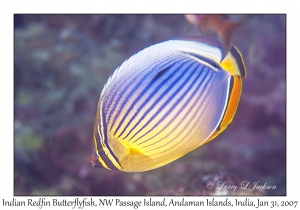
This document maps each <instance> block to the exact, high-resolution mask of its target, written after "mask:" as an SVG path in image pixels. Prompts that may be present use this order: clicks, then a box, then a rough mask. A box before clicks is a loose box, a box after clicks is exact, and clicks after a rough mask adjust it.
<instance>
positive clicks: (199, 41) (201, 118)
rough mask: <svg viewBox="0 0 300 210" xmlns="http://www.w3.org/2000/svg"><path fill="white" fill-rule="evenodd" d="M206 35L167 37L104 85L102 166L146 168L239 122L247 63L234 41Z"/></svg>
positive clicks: (99, 142)
mask: <svg viewBox="0 0 300 210" xmlns="http://www.w3.org/2000/svg"><path fill="white" fill-rule="evenodd" d="M222 57H223V55H222V45H221V43H220V42H219V41H217V40H215V39H212V38H209V37H202V36H194V37H185V38H180V39H172V40H168V41H164V42H161V43H158V44H155V45H152V46H150V47H147V48H145V49H143V50H141V51H140V52H138V53H136V54H134V55H133V56H131V57H130V58H129V59H128V60H126V61H124V62H123V63H122V64H121V66H119V67H118V68H117V69H116V70H115V72H114V73H113V74H112V76H110V77H109V79H108V81H107V83H106V84H105V86H104V87H103V90H102V92H101V95H100V99H99V102H98V107H97V113H96V117H95V125H94V136H93V140H94V141H93V142H94V152H93V155H92V158H91V159H92V160H91V162H92V165H93V166H94V167H100V168H106V169H110V170H120V171H124V172H142V171H148V170H152V169H155V168H158V167H161V166H164V165H166V164H168V163H170V162H172V161H174V160H176V159H178V158H180V157H182V156H184V155H185V154H187V153H189V152H191V151H192V150H194V149H196V148H197V147H200V146H201V145H203V144H205V143H207V142H209V141H211V140H212V139H214V138H215V137H216V136H218V135H219V134H220V133H221V132H222V131H223V130H224V129H225V128H226V127H227V126H228V124H230V123H231V121H232V119H233V117H234V115H235V112H236V110H237V106H238V103H239V100H240V96H241V91H242V77H245V76H246V67H245V62H244V59H243V55H242V54H241V52H240V50H239V49H238V48H237V47H235V46H232V47H231V48H230V50H229V51H228V53H227V55H226V56H224V59H222Z"/></svg>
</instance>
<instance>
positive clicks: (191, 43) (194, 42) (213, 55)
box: [170, 36, 222, 63]
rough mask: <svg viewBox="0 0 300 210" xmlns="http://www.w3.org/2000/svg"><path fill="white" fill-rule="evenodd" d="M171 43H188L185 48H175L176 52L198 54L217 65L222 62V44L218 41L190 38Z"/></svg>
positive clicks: (178, 39)
mask: <svg viewBox="0 0 300 210" xmlns="http://www.w3.org/2000/svg"><path fill="white" fill-rule="evenodd" d="M170 41H187V43H186V44H184V45H185V46H183V45H182V46H179V45H178V46H176V47H174V49H175V50H178V51H182V52H188V53H194V54H198V55H200V56H204V57H206V58H209V59H211V60H213V61H214V62H216V63H220V62H221V60H222V44H221V43H220V42H219V41H218V40H216V39H213V38H210V37H206V36H188V37H182V38H177V39H172V40H170Z"/></svg>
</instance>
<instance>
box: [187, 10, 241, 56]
mask: <svg viewBox="0 0 300 210" xmlns="http://www.w3.org/2000/svg"><path fill="white" fill-rule="evenodd" d="M185 18H186V20H187V21H188V22H189V23H190V24H191V25H193V26H195V27H197V28H199V29H200V31H201V33H202V34H203V35H205V36H212V37H216V38H220V39H221V41H222V42H223V49H222V51H223V55H224V56H225V55H226V54H227V52H228V51H229V49H230V47H231V45H232V36H233V34H234V32H235V31H236V29H238V28H239V27H240V26H241V25H242V24H243V22H242V21H229V18H228V16H227V15H200V14H198V15H197V14H195V15H192V14H189V15H185Z"/></svg>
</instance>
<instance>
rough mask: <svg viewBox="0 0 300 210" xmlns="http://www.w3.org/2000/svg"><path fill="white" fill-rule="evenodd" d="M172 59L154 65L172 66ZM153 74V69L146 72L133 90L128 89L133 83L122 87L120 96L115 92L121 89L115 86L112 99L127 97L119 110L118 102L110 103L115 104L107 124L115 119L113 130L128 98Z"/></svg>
mask: <svg viewBox="0 0 300 210" xmlns="http://www.w3.org/2000/svg"><path fill="white" fill-rule="evenodd" d="M171 61H173V60H171ZM171 61H170V60H168V61H167V62H163V63H161V64H160V65H159V66H157V67H153V68H166V67H168V66H170V65H172V64H173V63H172V62H171ZM150 67H151V66H149V67H148V68H150ZM151 74H153V71H149V72H148V73H147V74H145V75H144V76H143V78H140V80H139V82H138V83H137V84H136V85H135V87H133V88H132V90H131V91H130V92H129V91H128V89H129V87H130V86H132V85H133V84H132V83H128V84H127V86H125V87H124V88H122V92H121V93H120V94H119V97H118V98H116V94H115V92H117V91H120V90H119V89H118V88H115V89H116V91H115V92H114V93H110V95H112V97H113V99H112V100H113V101H120V99H121V98H122V97H125V99H124V100H123V102H122V104H121V105H120V107H119V109H118V110H116V108H117V104H118V103H108V104H109V106H114V107H112V109H111V111H110V112H109V113H108V118H107V120H108V123H107V124H110V121H111V120H113V123H112V125H111V126H110V128H109V130H110V131H111V129H112V128H113V127H114V124H115V122H116V119H118V117H119V115H120V113H121V112H122V107H124V105H125V104H126V103H127V102H128V98H129V97H131V96H132V94H133V93H134V92H135V91H136V90H137V89H138V88H139V87H140V86H141V85H142V84H143V83H145V80H147V78H148V77H149V76H150V75H151ZM126 92H129V93H128V94H127V95H126ZM115 98H116V100H114V99H115ZM106 106H108V105H106ZM115 111H117V114H116V116H115V118H114V119H112V117H111V116H112V114H113V112H115ZM115 133H116V132H115Z"/></svg>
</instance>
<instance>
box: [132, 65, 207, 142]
mask: <svg viewBox="0 0 300 210" xmlns="http://www.w3.org/2000/svg"><path fill="white" fill-rule="evenodd" d="M198 67H199V65H198V66H197V67H196V68H198ZM204 67H205V66H203V67H202V69H201V70H200V69H194V71H193V74H194V73H198V74H197V75H196V76H195V77H194V79H193V81H188V80H190V79H191V78H192V76H194V75H193V74H192V75H191V76H190V77H188V78H187V80H186V81H185V82H183V85H187V84H188V83H190V85H189V87H188V88H187V89H186V91H185V92H184V93H182V95H181V96H180V97H179V98H178V99H177V101H176V102H174V103H173V105H172V107H171V108H170V109H169V110H168V111H167V112H166V113H165V115H164V116H163V117H162V119H161V120H159V121H158V122H157V123H156V124H155V125H154V126H153V127H152V128H150V129H149V130H148V131H147V132H146V133H145V134H143V135H142V136H140V137H139V138H138V139H136V140H135V141H134V142H136V141H138V140H139V139H140V138H142V137H144V136H145V135H147V134H148V133H150V132H151V131H152V130H153V129H154V128H156V127H157V126H158V125H159V124H160V123H161V122H162V120H164V119H165V118H167V117H168V116H169V115H170V114H171V113H172V111H173V110H174V109H175V107H176V106H177V105H178V104H179V103H180V102H181V101H182V100H183V99H184V97H185V96H186V95H187V93H188V92H189V91H190V90H191V89H192V88H193V87H194V86H195V85H196V84H197V83H196V81H197V80H198V79H199V77H200V75H201V73H202V71H203V69H204ZM207 73H208V71H207ZM206 75H207V74H206ZM206 75H205V76H206ZM201 82H202V81H201ZM201 82H200V83H201ZM180 89H181V87H179V90H180ZM176 93H177V92H175V93H174V94H173V95H172V96H170V97H169V99H168V100H167V101H166V102H165V103H164V104H163V105H162V106H161V108H160V109H159V110H158V111H157V112H156V113H155V114H154V115H153V116H152V118H151V119H150V120H149V121H152V120H153V118H154V117H155V116H156V115H157V114H158V113H159V112H160V111H161V110H162V109H163V108H164V107H165V106H166V105H167V103H169V101H170V100H172V98H173V97H174V96H175V94H176ZM193 94H194V93H193ZM192 97H193V95H191V96H190V97H189V100H190V99H191V98H192ZM187 103H188V101H186V102H185V103H184V105H183V106H182V107H181V108H180V110H179V111H178V112H177V113H176V114H175V115H174V117H173V119H171V120H170V121H169V123H168V124H167V125H166V126H165V127H164V128H163V129H162V130H161V131H160V132H158V133H157V134H156V135H158V134H159V133H161V132H162V131H163V130H164V129H165V128H166V127H167V126H168V125H170V124H171V123H172V121H173V120H174V119H175V118H176V115H178V114H179V113H180V112H182V110H183V109H184V107H185V106H186V104H187ZM149 121H148V122H147V124H146V125H148V124H149ZM146 125H145V126H146ZM145 126H144V127H145ZM144 127H143V128H144ZM156 135H155V136H156ZM152 138H153V137H151V138H149V139H147V140H145V141H143V142H146V141H148V140H150V139H152ZM140 144H141V143H139V144H138V145H140Z"/></svg>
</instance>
